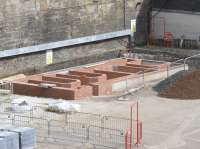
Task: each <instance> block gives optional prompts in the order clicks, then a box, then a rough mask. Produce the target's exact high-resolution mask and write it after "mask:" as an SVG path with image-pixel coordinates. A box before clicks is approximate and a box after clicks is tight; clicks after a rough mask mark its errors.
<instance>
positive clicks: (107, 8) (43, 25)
mask: <svg viewBox="0 0 200 149" xmlns="http://www.w3.org/2000/svg"><path fill="white" fill-rule="evenodd" d="M0 3H1V5H0V43H1V44H0V49H1V50H5V49H12V48H19V47H24V46H31V45H35V44H41V43H48V42H53V41H59V40H66V39H72V38H76V37H83V36H88V35H95V34H101V33H107V32H113V31H118V30H123V29H124V28H129V27H130V20H131V18H133V17H134V15H135V11H134V9H135V5H136V0H126V1H124V0H62V1H57V0H6V1H5V0H0ZM124 13H125V15H124ZM124 16H125V18H124ZM124 21H125V22H124Z"/></svg>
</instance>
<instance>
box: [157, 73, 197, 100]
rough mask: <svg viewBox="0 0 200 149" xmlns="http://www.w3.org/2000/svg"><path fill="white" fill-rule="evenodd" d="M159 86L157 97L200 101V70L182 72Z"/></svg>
mask: <svg viewBox="0 0 200 149" xmlns="http://www.w3.org/2000/svg"><path fill="white" fill-rule="evenodd" d="M161 84H165V85H161ZM166 84H167V85H166ZM159 86H160V90H159V96H161V97H166V98H176V99H185V100H189V99H200V70H196V71H192V72H182V73H181V74H177V75H176V76H175V77H173V78H170V79H168V80H167V81H166V80H165V81H164V82H162V83H160V84H159ZM157 88H158V86H157Z"/></svg>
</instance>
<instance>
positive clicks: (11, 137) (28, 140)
mask: <svg viewBox="0 0 200 149" xmlns="http://www.w3.org/2000/svg"><path fill="white" fill-rule="evenodd" d="M34 148H36V130H35V129H34V128H28V127H22V128H17V127H14V126H0V149H34Z"/></svg>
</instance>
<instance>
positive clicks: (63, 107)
mask: <svg viewBox="0 0 200 149" xmlns="http://www.w3.org/2000/svg"><path fill="white" fill-rule="evenodd" d="M47 111H51V112H56V113H66V112H69V111H70V112H81V106H80V105H79V104H74V103H71V102H67V101H62V100H59V101H52V102H50V103H48V108H47Z"/></svg>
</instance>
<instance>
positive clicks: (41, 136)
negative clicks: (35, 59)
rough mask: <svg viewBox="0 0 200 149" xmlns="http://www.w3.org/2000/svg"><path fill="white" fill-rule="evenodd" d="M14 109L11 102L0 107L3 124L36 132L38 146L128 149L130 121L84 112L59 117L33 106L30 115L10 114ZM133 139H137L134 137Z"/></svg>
mask: <svg viewBox="0 0 200 149" xmlns="http://www.w3.org/2000/svg"><path fill="white" fill-rule="evenodd" d="M12 106H13V105H12V104H11V103H9V102H1V103H0V107H1V112H0V120H1V124H10V125H15V126H17V127H32V128H35V129H36V130H37V137H38V142H39V143H41V142H48V141H50V142H52V143H55V144H56V143H57V144H67V143H70V142H74V143H77V142H80V143H90V144H92V145H94V146H99V148H101V147H102V148H118V149H121V148H125V145H126V143H127V142H126V138H125V137H126V130H127V128H129V123H130V120H129V119H126V118H119V117H113V116H103V115H100V114H92V113H84V112H68V113H64V114H57V113H52V112H48V111H46V108H45V107H39V106H34V107H33V108H32V110H30V111H29V110H27V111H24V112H21V113H16V112H13V111H11V110H7V109H9V108H11V107H12ZM27 113H28V114H27ZM134 123H135V122H134ZM132 129H133V131H136V130H135V129H136V126H135V125H134V126H133V127H132ZM134 133H135V132H134ZM131 137H132V136H131ZM131 139H135V137H133V138H131ZM128 140H130V136H128Z"/></svg>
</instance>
